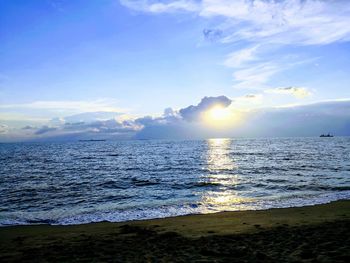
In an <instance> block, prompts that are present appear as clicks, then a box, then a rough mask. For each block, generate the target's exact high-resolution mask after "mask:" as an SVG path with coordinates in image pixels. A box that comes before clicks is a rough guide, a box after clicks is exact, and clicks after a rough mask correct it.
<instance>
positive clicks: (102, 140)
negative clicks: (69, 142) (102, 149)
mask: <svg viewBox="0 0 350 263" xmlns="http://www.w3.org/2000/svg"><path fill="white" fill-rule="evenodd" d="M105 141H106V140H104V139H97V140H96V139H90V140H79V142H105Z"/></svg>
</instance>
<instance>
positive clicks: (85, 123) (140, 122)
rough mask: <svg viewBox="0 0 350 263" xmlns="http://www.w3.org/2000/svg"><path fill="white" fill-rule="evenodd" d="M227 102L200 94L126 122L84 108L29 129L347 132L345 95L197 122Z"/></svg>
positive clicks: (72, 134)
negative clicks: (226, 120)
mask: <svg viewBox="0 0 350 263" xmlns="http://www.w3.org/2000/svg"><path fill="white" fill-rule="evenodd" d="M231 102H232V101H231V100H230V99H229V98H227V97H225V96H219V97H205V98H203V99H202V100H201V101H200V103H199V104H197V105H191V106H188V107H186V108H183V109H180V110H178V111H175V110H173V109H171V108H167V109H165V110H164V114H163V115H162V116H161V117H157V118H153V117H151V116H145V117H142V118H138V119H136V120H128V121H117V120H115V119H107V120H96V118H95V117H96V116H98V117H101V116H102V115H103V114H102V113H84V114H80V115H75V116H69V117H67V118H64V119H63V120H61V123H60V124H59V125H57V120H55V122H54V123H56V126H52V127H50V126H43V127H41V128H39V129H36V130H34V131H33V136H34V137H33V140H36V141H42V140H45V141H51V140H52V141H69V140H78V139H102V138H103V139H108V140H118V139H119V140H120V139H205V138H212V137H275V136H281V137H283V136H318V135H320V134H322V133H326V132H331V133H333V134H335V135H337V136H349V135H350V100H348V101H330V102H322V103H315V104H310V105H303V106H295V107H285V108H269V109H260V110H255V111H251V112H248V113H245V115H244V117H243V121H242V122H241V123H240V124H239V125H236V126H235V127H231V128H226V129H218V128H216V129H215V128H213V127H208V126H205V125H204V124H202V123H201V122H200V121H199V120H200V117H201V114H202V113H203V112H205V111H207V110H208V109H210V108H211V107H213V106H214V105H221V106H222V107H228V106H229V105H230V104H231ZM109 114H110V113H109ZM117 115H118V113H115V116H117Z"/></svg>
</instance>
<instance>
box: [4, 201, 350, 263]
mask: <svg viewBox="0 0 350 263" xmlns="http://www.w3.org/2000/svg"><path fill="white" fill-rule="evenodd" d="M318 210H320V211H321V212H322V214H323V215H324V216H325V218H326V220H325V219H323V220H316V215H317V211H318ZM297 212H299V208H289V209H274V210H266V211H259V212H257V211H249V212H248V211H247V212H238V213H235V212H232V213H218V214H214V215H203V216H186V217H175V218H171V219H157V220H146V221H136V222H126V223H98V224H87V225H79V226H63V227H62V226H47V225H43V226H24V227H5V228H0V262H196V261H197V262H350V202H349V201H340V202H334V203H331V204H327V205H320V206H313V207H306V208H303V212H304V213H305V215H304V216H306V217H307V219H308V220H307V221H308V222H307V223H300V222H301V221H305V217H304V216H303V217H300V215H301V213H297ZM321 212H320V213H321ZM310 213H313V214H314V215H311V214H310ZM223 214H224V216H225V219H226V222H223V221H222V220H220V217H221V216H222V215H223ZM286 214H289V216H288V218H289V220H285V215H286ZM256 215H258V216H257V217H256ZM332 215H333V216H332ZM340 215H341V216H340ZM343 215H345V216H343ZM238 216H239V217H240V218H242V217H243V218H245V220H244V221H243V220H238V219H237V217H238ZM230 218H231V221H233V222H235V223H234V224H233V225H231V226H230V225H229V221H230ZM253 218H254V219H253ZM259 218H260V220H259ZM318 218H320V217H318ZM247 219H249V220H247ZM278 219H280V220H278ZM198 220H200V222H201V225H198V227H197V229H196V231H192V232H190V233H189V234H187V235H186V233H184V232H183V231H186V229H187V226H188V225H190V226H191V227H195V224H194V223H193V222H196V223H198ZM213 221H214V222H213ZM215 222H216V223H215ZM220 222H221V223H220ZM244 222H245V223H248V224H243V223H244ZM277 223H279V224H277ZM206 224H207V226H210V227H206ZM225 224H228V225H227V227H228V228H230V229H225V231H224V232H223V226H224V225H225ZM230 224H232V222H231V223H230ZM215 225H217V228H215ZM255 225H256V226H255ZM258 225H259V226H258ZM177 227H179V229H178V228H177ZM184 229H185V230H184ZM204 229H205V231H204ZM201 231H202V232H201Z"/></svg>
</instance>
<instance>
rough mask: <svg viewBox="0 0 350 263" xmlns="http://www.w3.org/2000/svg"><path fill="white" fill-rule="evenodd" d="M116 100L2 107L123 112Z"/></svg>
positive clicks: (30, 103)
mask: <svg viewBox="0 0 350 263" xmlns="http://www.w3.org/2000/svg"><path fill="white" fill-rule="evenodd" d="M116 103H117V102H116V101H115V100H111V99H97V100H92V101H81V100H79V101H78V100H76V101H74V100H70V101H63V100H59V101H34V102H29V103H19V104H2V105H0V109H3V110H4V109H30V110H50V111H57V112H74V113H80V112H96V111H105V112H122V111H125V109H121V108H118V107H116V106H115V105H116Z"/></svg>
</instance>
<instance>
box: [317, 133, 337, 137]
mask: <svg viewBox="0 0 350 263" xmlns="http://www.w3.org/2000/svg"><path fill="white" fill-rule="evenodd" d="M320 137H334V135H332V134H330V133H328V134H321V135H320Z"/></svg>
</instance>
